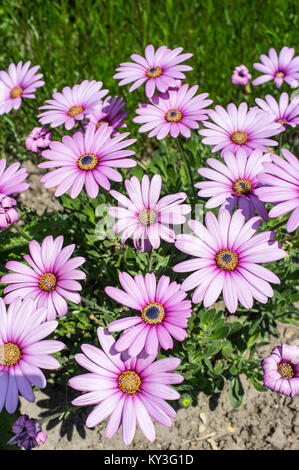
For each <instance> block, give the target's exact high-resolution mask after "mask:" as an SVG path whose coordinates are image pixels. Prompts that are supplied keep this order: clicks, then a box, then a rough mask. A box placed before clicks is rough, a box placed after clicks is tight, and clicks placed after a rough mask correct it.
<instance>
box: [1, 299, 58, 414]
mask: <svg viewBox="0 0 299 470" xmlns="http://www.w3.org/2000/svg"><path fill="white" fill-rule="evenodd" d="M46 316H47V311H46V309H45V308H39V309H38V307H37V306H36V302H34V301H33V300H32V299H26V300H24V301H22V300H21V299H20V298H18V299H15V300H14V301H13V302H12V303H11V305H10V306H9V307H8V310H7V312H6V308H5V303H4V301H3V299H0V412H1V410H2V409H3V407H5V408H6V410H7V412H8V413H14V412H15V411H16V409H17V406H18V401H19V393H20V394H21V395H22V396H23V397H24V398H25V399H26V400H28V401H31V402H33V401H34V400H35V396H34V393H33V391H32V387H31V385H34V386H35V387H39V388H45V386H46V385H47V382H46V378H45V376H44V374H43V372H42V371H41V370H40V368H41V367H42V368H43V369H58V368H59V367H60V364H59V362H58V360H57V359H55V358H54V357H52V356H50V354H51V353H55V352H57V351H61V349H63V348H64V344H63V343H62V342H61V341H56V340H46V341H41V340H42V339H43V338H45V337H46V336H48V335H49V334H50V333H52V332H53V331H54V330H55V328H56V327H57V325H58V322H57V321H46Z"/></svg>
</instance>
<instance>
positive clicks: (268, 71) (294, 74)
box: [252, 47, 299, 88]
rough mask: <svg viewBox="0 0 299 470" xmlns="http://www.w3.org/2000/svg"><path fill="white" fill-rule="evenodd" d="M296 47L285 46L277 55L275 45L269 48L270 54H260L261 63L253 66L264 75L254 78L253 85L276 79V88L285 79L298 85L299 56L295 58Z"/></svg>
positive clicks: (291, 83)
mask: <svg viewBox="0 0 299 470" xmlns="http://www.w3.org/2000/svg"><path fill="white" fill-rule="evenodd" d="M294 53H295V49H293V48H289V47H283V48H282V49H281V51H280V53H279V56H277V52H276V50H275V49H273V47H272V48H271V49H269V52H268V54H269V55H268V56H266V55H265V54H262V55H261V56H260V59H261V62H262V63H261V64H260V63H257V62H256V63H255V64H253V67H254V68H255V69H256V70H258V71H259V72H262V73H263V75H261V76H260V77H258V78H256V79H255V80H253V82H252V85H260V84H261V83H265V82H269V81H270V80H274V81H275V84H276V88H280V87H281V85H282V83H283V81H285V82H287V83H288V84H289V85H291V86H293V85H294V83H296V84H297V86H298V79H299V56H296V57H295V58H294V59H293V56H294Z"/></svg>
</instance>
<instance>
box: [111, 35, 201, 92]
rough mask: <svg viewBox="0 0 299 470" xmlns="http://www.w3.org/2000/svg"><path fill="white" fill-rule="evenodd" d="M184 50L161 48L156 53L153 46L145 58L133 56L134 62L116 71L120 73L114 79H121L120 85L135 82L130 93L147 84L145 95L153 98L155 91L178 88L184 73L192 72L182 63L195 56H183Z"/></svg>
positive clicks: (123, 65) (121, 65)
mask: <svg viewBox="0 0 299 470" xmlns="http://www.w3.org/2000/svg"><path fill="white" fill-rule="evenodd" d="M182 50H183V48H182V47H177V48H176V49H173V50H171V49H168V48H167V47H166V46H161V47H159V48H158V49H157V50H156V52H155V49H154V46H152V44H150V45H148V46H147V47H146V48H145V58H144V57H142V56H140V55H138V54H132V55H131V59H132V60H133V62H124V63H122V64H120V66H119V67H118V68H117V69H116V71H117V72H118V73H117V74H116V75H114V77H113V78H116V79H120V80H121V81H120V82H119V85H120V86H121V85H127V84H128V83H131V82H134V83H133V85H132V86H131V88H130V89H129V91H133V90H136V88H138V87H140V86H141V85H143V83H145V82H146V84H145V94H146V96H147V97H148V98H151V97H152V96H153V95H154V93H155V90H156V89H157V90H158V91H160V92H162V93H164V92H165V91H167V90H168V88H170V87H175V86H176V79H180V80H184V79H185V78H186V77H185V75H184V74H183V73H182V72H186V71H187V70H192V67H190V66H189V65H181V63H182V62H184V61H185V60H187V59H189V58H190V57H192V55H193V54H181V52H182Z"/></svg>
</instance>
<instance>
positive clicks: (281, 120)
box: [276, 119, 287, 125]
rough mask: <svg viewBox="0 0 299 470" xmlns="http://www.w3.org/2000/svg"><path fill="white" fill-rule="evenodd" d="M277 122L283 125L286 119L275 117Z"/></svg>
mask: <svg viewBox="0 0 299 470" xmlns="http://www.w3.org/2000/svg"><path fill="white" fill-rule="evenodd" d="M276 122H278V123H279V124H281V125H283V124H285V123H286V122H287V121H286V120H285V119H277V121H276Z"/></svg>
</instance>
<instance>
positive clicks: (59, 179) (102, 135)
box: [38, 124, 136, 199]
mask: <svg viewBox="0 0 299 470" xmlns="http://www.w3.org/2000/svg"><path fill="white" fill-rule="evenodd" d="M112 132H113V128H112V127H110V126H108V124H104V125H103V126H101V127H100V128H99V129H97V130H96V127H95V125H94V124H90V125H89V126H88V127H87V129H86V131H85V133H84V134H83V133H82V132H81V131H78V132H77V133H76V134H74V135H73V136H72V137H70V136H67V135H66V136H64V137H63V138H62V142H51V143H50V150H45V151H44V152H43V153H42V155H43V157H44V158H47V159H48V160H49V161H48V162H44V163H40V164H39V165H38V167H39V168H53V167H58V169H57V170H54V171H51V172H49V173H47V174H46V175H44V176H43V177H42V179H41V182H42V183H44V184H45V187H46V188H51V187H56V191H55V196H57V197H58V196H61V195H62V194H64V193H66V192H67V191H68V190H70V196H71V197H72V198H73V199H74V198H76V197H77V196H78V195H79V194H80V192H81V190H82V188H83V186H84V185H85V188H86V192H87V194H88V196H89V197H91V198H95V197H97V195H98V192H99V186H102V188H104V189H108V190H109V189H110V181H109V180H112V181H118V182H119V181H122V176H121V174H120V173H119V172H118V171H116V170H115V168H132V167H133V166H136V162H135V161H134V160H132V159H131V158H126V157H128V156H130V155H134V154H135V152H134V151H133V150H127V149H126V147H128V146H129V145H131V144H133V143H134V142H136V139H126V137H128V135H130V133H129V132H126V133H122V134H118V135H117V136H115V137H112V138H110V136H111V133H112Z"/></svg>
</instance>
